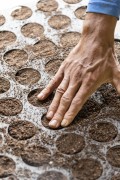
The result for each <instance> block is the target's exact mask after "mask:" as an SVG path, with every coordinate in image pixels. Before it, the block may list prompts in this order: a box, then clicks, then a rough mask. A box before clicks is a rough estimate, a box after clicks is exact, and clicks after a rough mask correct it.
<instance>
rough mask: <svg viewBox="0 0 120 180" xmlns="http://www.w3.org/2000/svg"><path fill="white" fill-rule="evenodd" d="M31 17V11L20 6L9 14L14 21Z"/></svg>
mask: <svg viewBox="0 0 120 180" xmlns="http://www.w3.org/2000/svg"><path fill="white" fill-rule="evenodd" d="M31 15H32V10H31V9H30V8H29V7H26V6H20V7H19V8H17V9H16V10H14V11H13V12H12V13H11V16H12V17H13V18H14V19H16V20H24V19H28V18H29V17H31Z"/></svg>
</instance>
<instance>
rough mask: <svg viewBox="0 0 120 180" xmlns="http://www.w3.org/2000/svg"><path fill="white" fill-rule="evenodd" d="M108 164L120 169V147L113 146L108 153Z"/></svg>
mask: <svg viewBox="0 0 120 180" xmlns="http://www.w3.org/2000/svg"><path fill="white" fill-rule="evenodd" d="M107 160H108V162H109V163H110V164H111V165H112V166H115V167H118V168H120V146H119V145H117V146H113V147H112V148H110V149H109V150H108V152H107Z"/></svg>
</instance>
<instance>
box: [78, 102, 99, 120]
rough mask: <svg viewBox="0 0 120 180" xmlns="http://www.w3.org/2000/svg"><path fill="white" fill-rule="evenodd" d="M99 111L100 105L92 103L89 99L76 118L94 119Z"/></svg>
mask: <svg viewBox="0 0 120 180" xmlns="http://www.w3.org/2000/svg"><path fill="white" fill-rule="evenodd" d="M100 110H101V107H100V105H99V104H98V103H97V102H96V101H94V100H93V99H89V100H88V101H87V102H86V103H85V104H84V105H83V107H82V109H81V111H80V112H79V114H78V118H79V119H80V118H83V119H85V118H89V117H90V116H91V117H95V116H96V115H98V114H99V112H100Z"/></svg>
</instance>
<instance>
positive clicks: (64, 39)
mask: <svg viewBox="0 0 120 180" xmlns="http://www.w3.org/2000/svg"><path fill="white" fill-rule="evenodd" d="M79 40H80V33H78V32H68V33H65V34H63V35H62V36H61V39H60V43H61V45H62V46H63V47H74V46H76V45H77V43H78V42H79Z"/></svg>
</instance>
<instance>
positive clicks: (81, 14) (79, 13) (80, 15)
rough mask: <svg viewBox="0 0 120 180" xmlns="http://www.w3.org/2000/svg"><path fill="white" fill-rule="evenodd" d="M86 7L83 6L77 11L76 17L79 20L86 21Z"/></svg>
mask: <svg viewBox="0 0 120 180" xmlns="http://www.w3.org/2000/svg"><path fill="white" fill-rule="evenodd" d="M86 9H87V8H86V6H82V7H80V8H78V9H76V10H75V16H76V17H77V18H78V19H82V20H85V14H86Z"/></svg>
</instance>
